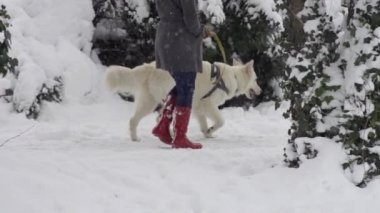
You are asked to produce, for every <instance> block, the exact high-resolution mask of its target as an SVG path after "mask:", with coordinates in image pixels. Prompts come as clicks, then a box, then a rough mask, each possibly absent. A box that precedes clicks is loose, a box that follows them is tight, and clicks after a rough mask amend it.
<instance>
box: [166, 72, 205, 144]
mask: <svg viewBox="0 0 380 213" xmlns="http://www.w3.org/2000/svg"><path fill="white" fill-rule="evenodd" d="M196 75H197V73H195V72H194V73H192V72H181V73H175V74H174V75H173V77H174V80H175V82H176V89H177V90H176V91H177V99H176V104H175V113H174V116H175V118H174V133H175V135H174V139H173V143H172V147H173V148H191V149H200V148H202V145H201V144H199V143H193V142H191V141H190V140H189V139H188V138H187V136H186V134H187V129H188V125H189V121H190V114H191V106H192V101H193V95H194V89H195V78H196Z"/></svg>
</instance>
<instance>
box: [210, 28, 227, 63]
mask: <svg viewBox="0 0 380 213" xmlns="http://www.w3.org/2000/svg"><path fill="white" fill-rule="evenodd" d="M213 38H214V40H215V42H216V44H217V45H218V47H219V50H220V53H221V54H222V56H223V61H224V63H226V64H227V57H226V51H225V50H224V47H223V44H222V42H221V41H220V38H219V36H218V35H217V34H216V33H215V34H214V36H213Z"/></svg>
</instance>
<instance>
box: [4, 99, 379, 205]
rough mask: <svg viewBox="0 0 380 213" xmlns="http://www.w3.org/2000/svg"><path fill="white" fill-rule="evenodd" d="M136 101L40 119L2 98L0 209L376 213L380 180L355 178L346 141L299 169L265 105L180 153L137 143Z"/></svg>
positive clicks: (57, 111)
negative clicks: (350, 175) (133, 127)
mask: <svg viewBox="0 0 380 213" xmlns="http://www.w3.org/2000/svg"><path fill="white" fill-rule="evenodd" d="M133 107H134V105H133V104H132V103H126V102H123V101H121V100H118V99H117V98H110V99H107V100H104V101H102V102H99V103H94V104H89V105H81V104H78V105H75V104H71V105H56V104H49V105H48V106H46V108H45V109H46V110H44V113H43V114H42V117H41V119H40V120H39V121H32V120H27V119H25V118H24V116H23V115H21V114H14V113H9V109H10V106H9V105H7V104H0V114H1V115H6V116H1V117H0V123H1V124H2V125H1V127H0V143H3V142H5V141H6V140H7V139H8V138H12V137H14V136H17V135H19V134H21V135H20V136H18V137H16V138H14V139H12V140H10V141H9V142H8V143H6V144H5V145H4V146H2V147H0V180H1V181H0V189H1V190H0V206H1V212H4V213H24V212H28V213H55V212H64V213H73V212H81V213H85V212H88V213H97V212H102V213H106V212H113V213H117V212H120V213H122V212H123V213H124V212H162V213H170V212H173V213H174V212H176V213H178V212H199V213H200V212H204V213H215V212H218V213H221V212H226V213H227V212H228V213H230V212H239V213H243V212H247V213H251V212H266V213H272V212H273V213H275V212H281V213H296V212H300V213H301V212H329V213H333V212H345V213H347V212H350V213H354V212H357V213H359V212H377V210H376V209H377V208H379V207H380V204H379V202H378V198H379V197H380V182H379V181H374V182H372V184H370V185H369V186H368V188H366V189H359V188H357V187H355V186H353V185H352V183H351V182H349V180H348V179H347V178H346V177H345V176H344V174H343V172H342V170H341V168H340V164H339V162H340V160H341V159H342V158H343V155H342V151H341V149H340V147H339V146H338V145H336V144H334V143H332V142H330V141H325V140H322V139H319V140H318V144H319V146H320V154H319V157H318V158H317V159H313V160H307V161H305V162H304V163H303V164H302V167H301V168H300V169H289V168H286V167H284V166H283V163H282V160H283V157H282V154H283V150H282V149H283V147H284V146H285V144H286V140H287V134H286V132H287V129H288V126H289V123H288V122H287V121H285V120H283V119H282V117H281V112H282V111H283V110H284V106H283V107H282V109H281V110H279V111H275V110H274V105H273V104H271V103H265V104H262V105H260V106H259V107H258V108H256V109H252V110H250V111H248V112H244V111H243V110H242V109H226V110H223V115H224V116H225V118H226V121H227V122H226V126H224V127H223V128H222V129H221V131H219V132H218V134H217V137H216V138H213V139H204V138H203V137H202V135H201V133H200V131H199V130H198V125H197V123H196V122H195V120H192V121H191V124H190V130H189V131H190V134H189V135H190V137H191V138H192V139H194V140H196V141H199V142H201V143H202V144H203V145H204V147H205V148H204V149H202V150H172V149H170V148H169V147H168V146H166V145H164V144H161V143H160V142H158V141H157V139H156V138H154V137H153V136H152V135H151V134H150V131H151V129H152V127H153V125H154V123H155V114H151V115H150V116H148V117H147V118H145V119H144V120H143V121H142V123H141V125H140V129H139V130H140V135H141V137H142V142H139V143H135V142H131V141H130V139H129V138H128V134H127V124H128V118H129V117H130V116H131V114H132V111H133Z"/></svg>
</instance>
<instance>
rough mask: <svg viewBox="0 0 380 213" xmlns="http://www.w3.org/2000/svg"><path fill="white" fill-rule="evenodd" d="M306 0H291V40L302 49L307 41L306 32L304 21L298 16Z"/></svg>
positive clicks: (289, 36)
mask: <svg viewBox="0 0 380 213" xmlns="http://www.w3.org/2000/svg"><path fill="white" fill-rule="evenodd" d="M305 1H306V0H289V1H288V10H289V14H290V15H289V19H290V20H289V34H288V39H289V42H290V43H292V44H293V45H294V47H295V48H296V49H298V50H299V49H301V48H302V47H303V43H304V41H305V33H304V31H303V23H302V21H301V19H299V18H298V17H297V14H298V13H299V12H300V11H302V9H303V7H304V3H305Z"/></svg>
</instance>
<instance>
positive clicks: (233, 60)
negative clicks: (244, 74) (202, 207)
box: [232, 58, 243, 66]
mask: <svg viewBox="0 0 380 213" xmlns="http://www.w3.org/2000/svg"><path fill="white" fill-rule="evenodd" d="M242 64H243V63H242V62H241V60H240V59H238V58H233V59H232V65H233V66H238V65H242Z"/></svg>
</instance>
